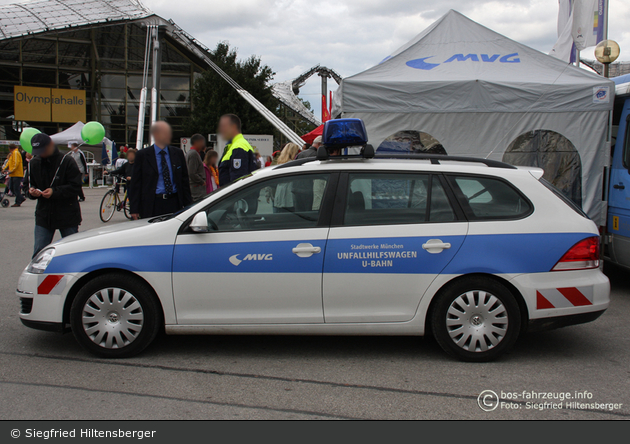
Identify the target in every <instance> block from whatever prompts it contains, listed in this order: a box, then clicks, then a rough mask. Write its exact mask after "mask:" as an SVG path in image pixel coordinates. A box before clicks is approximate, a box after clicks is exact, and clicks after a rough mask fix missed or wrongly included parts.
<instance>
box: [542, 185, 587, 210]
mask: <svg viewBox="0 0 630 444" xmlns="http://www.w3.org/2000/svg"><path fill="white" fill-rule="evenodd" d="M540 183H542V184H543V185H544V186H546V187H547V188H549V190H550V191H551V192H552V193H553V194H555V195H556V196H557V197H558V198H559V199H560V200H561V201H562V202H564V203H565V204H567V205H568V206H569V207H571V209H573V211H575V212H576V213H577V214H579V215H580V216H582V217H585V218H587V219H588V218H589V217H588V216H587V214H586V213H585V212H584V211H582V209H581V208H580V207H578V206H577V204H576V203H575V202H573V201H572V200H571V199H569V198H568V197H567V196H565V195H564V194H563V193H562V191H560V190H559V189H558V188H556V187H555V186H554V185H553V184H552V183H551V182H549V181H547V180H545V179H540Z"/></svg>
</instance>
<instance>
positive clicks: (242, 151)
mask: <svg viewBox="0 0 630 444" xmlns="http://www.w3.org/2000/svg"><path fill="white" fill-rule="evenodd" d="M218 133H219V134H220V135H221V138H222V139H223V140H227V141H228V143H227V145H226V146H225V150H224V151H223V155H222V156H221V160H220V161H219V186H220V187H224V186H226V185H229V184H230V183H232V182H234V181H235V180H237V179H240V178H241V177H243V176H247V175H249V174H251V173H252V171H254V170H257V169H258V168H259V166H258V163H257V162H256V157H255V154H254V148H252V146H251V145H250V144H249V142H248V141H247V140H246V139H245V137H243V134H241V119H239V118H238V116H236V115H234V114H225V115H223V116H221V119H220V120H219V129H218Z"/></svg>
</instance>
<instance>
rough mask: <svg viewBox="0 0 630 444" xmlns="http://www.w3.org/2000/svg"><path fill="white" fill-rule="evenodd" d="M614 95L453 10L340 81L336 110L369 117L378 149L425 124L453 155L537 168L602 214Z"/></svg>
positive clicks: (590, 76)
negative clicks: (610, 118) (379, 59)
mask: <svg viewBox="0 0 630 444" xmlns="http://www.w3.org/2000/svg"><path fill="white" fill-rule="evenodd" d="M613 101H614V84H613V82H612V81H610V80H608V79H605V78H603V77H600V76H598V75H596V74H594V73H589V72H587V71H585V70H583V69H580V68H576V67H574V66H572V65H569V64H567V63H564V62H562V61H560V60H558V59H556V58H554V57H551V56H549V55H547V54H543V53H541V52H539V51H536V50H534V49H532V48H529V47H528V46H525V45H523V44H520V43H518V42H515V41H513V40H510V39H509V38H507V37H505V36H503V35H501V34H498V33H496V32H494V31H492V30H490V29H488V28H486V27H484V26H482V25H480V24H478V23H476V22H474V21H472V20H470V19H468V18H467V17H465V16H463V15H462V14H460V13H458V12H456V11H450V12H448V13H447V14H446V15H444V16H443V17H441V18H440V19H439V20H437V21H436V22H435V23H433V24H432V25H431V26H429V27H428V28H427V29H426V30H425V31H423V32H422V33H421V34H419V35H418V36H416V37H415V38H414V39H412V40H411V41H410V42H408V43H407V44H405V45H404V46H402V47H401V48H399V49H398V50H397V51H395V52H394V53H393V54H392V55H391V56H389V57H387V58H386V59H385V60H384V61H382V62H381V63H380V64H379V65H377V66H374V67H372V68H370V69H368V70H366V71H363V72H361V73H359V74H356V75H353V76H350V77H347V78H345V79H343V81H342V84H341V86H340V88H339V90H338V92H337V94H336V97H335V109H334V110H333V115H335V116H339V115H341V116H342V117H356V118H361V119H363V120H364V122H365V125H366V128H367V130H368V136H369V139H370V143H371V144H372V145H373V146H374V147H378V146H379V145H381V143H382V142H383V141H385V140H386V139H388V138H390V139H389V140H391V137H393V136H395V133H397V132H399V131H403V132H405V133H409V132H413V131H418V132H422V133H425V134H428V135H430V136H432V138H433V139H435V140H437V141H438V142H439V144H440V145H442V147H443V148H444V150H445V151H446V153H447V154H449V155H463V156H475V157H485V158H489V159H496V160H504V161H506V162H508V163H512V164H517V165H526V166H540V167H542V168H544V169H545V178H547V179H548V180H550V181H551V182H552V183H554V184H555V185H557V186H558V187H559V188H560V189H561V190H562V191H563V192H564V193H565V194H566V195H567V196H568V197H570V198H572V199H573V200H574V201H576V202H577V203H579V204H581V205H582V207H583V208H584V210H585V211H586V212H587V213H588V214H589V216H590V217H591V218H593V220H595V221H596V222H601V221H602V220H603V219H604V211H605V208H604V203H603V202H602V183H603V174H604V166H605V165H607V162H608V156H609V154H610V150H609V147H607V142H606V131H607V122H608V118H609V112H610V111H611V110H612V107H613ZM433 139H432V140H433Z"/></svg>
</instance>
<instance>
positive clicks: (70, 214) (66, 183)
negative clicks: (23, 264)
mask: <svg viewBox="0 0 630 444" xmlns="http://www.w3.org/2000/svg"><path fill="white" fill-rule="evenodd" d="M31 146H32V147H33V159H31V162H30V164H29V190H28V196H29V197H30V198H31V199H34V200H37V207H36V209H35V248H34V251H33V257H35V256H36V255H37V253H39V252H40V251H41V250H43V249H44V248H45V247H46V246H47V245H48V244H50V243H51V242H52V240H53V237H54V236H55V231H56V230H59V233H60V234H61V237H66V236H69V235H71V234H74V233H77V232H78V231H79V225H80V224H81V208H80V206H79V193H80V192H81V186H82V179H83V175H82V174H81V172H80V171H79V167H78V166H77V163H76V162H75V161H74V160H72V158H71V157H69V156H68V155H65V156H64V155H63V154H61V152H59V149H57V147H56V146H55V142H53V141H52V140H51V138H50V137H48V136H47V135H46V134H43V133H39V134H35V135H34V136H33V139H32V140H31Z"/></svg>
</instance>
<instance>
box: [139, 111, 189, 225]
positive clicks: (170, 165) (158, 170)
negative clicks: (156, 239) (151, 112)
mask: <svg viewBox="0 0 630 444" xmlns="http://www.w3.org/2000/svg"><path fill="white" fill-rule="evenodd" d="M151 136H152V137H153V140H154V144H153V145H152V146H150V147H149V148H145V149H143V150H140V151H138V154H137V155H136V161H135V162H134V166H133V174H132V176H131V184H130V185H129V203H130V205H131V216H132V217H133V218H134V219H140V218H142V219H145V218H149V217H155V216H160V215H163V214H171V213H175V212H176V211H179V210H181V209H182V208H184V207H185V206H187V205H190V204H191V203H192V197H191V195H190V185H189V182H188V180H189V179H188V168H187V167H186V156H185V155H184V152H183V151H182V150H181V149H179V148H177V147H173V146H169V143H171V138H172V137H173V131H172V130H171V126H170V125H169V124H168V123H166V122H162V121H159V122H155V123H154V124H153V125H152V126H151Z"/></svg>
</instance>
